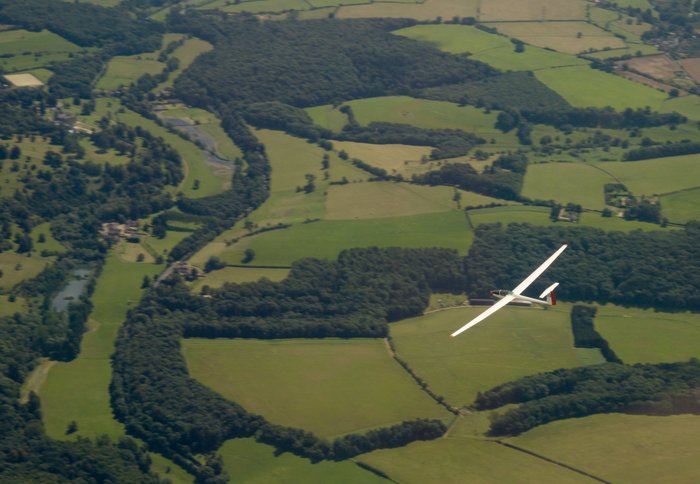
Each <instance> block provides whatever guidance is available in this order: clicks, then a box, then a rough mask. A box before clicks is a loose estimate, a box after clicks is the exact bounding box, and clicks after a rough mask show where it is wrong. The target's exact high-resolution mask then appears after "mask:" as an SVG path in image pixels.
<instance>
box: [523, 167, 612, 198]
mask: <svg viewBox="0 0 700 484" xmlns="http://www.w3.org/2000/svg"><path fill="white" fill-rule="evenodd" d="M604 167H605V165H603V168H604ZM614 182H615V180H614V179H613V178H612V177H611V176H610V175H608V174H606V173H605V172H603V171H601V170H598V169H596V167H595V166H594V165H589V164H586V163H537V164H531V165H529V166H528V168H527V173H526V175H525V182H524V184H523V191H522V194H523V196H525V197H529V198H533V199H540V200H554V201H556V202H559V203H562V204H566V203H569V202H571V203H576V204H579V205H581V206H582V207H584V208H593V209H603V208H605V196H604V191H603V188H604V186H605V184H606V183H614Z"/></svg>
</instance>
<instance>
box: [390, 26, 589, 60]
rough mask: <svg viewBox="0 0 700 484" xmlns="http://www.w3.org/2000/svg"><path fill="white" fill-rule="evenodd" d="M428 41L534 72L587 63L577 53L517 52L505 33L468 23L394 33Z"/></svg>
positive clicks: (534, 49) (535, 49)
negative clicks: (491, 31)
mask: <svg viewBox="0 0 700 484" xmlns="http://www.w3.org/2000/svg"><path fill="white" fill-rule="evenodd" d="M394 33H395V34H397V35H403V36H405V37H409V38H412V39H415V40H420V41H423V42H427V43H429V44H431V45H433V46H435V47H437V48H439V49H440V50H443V51H445V52H449V53H451V54H465V53H469V54H471V55H470V58H472V59H475V60H478V61H482V62H485V63H487V64H490V65H492V66H493V67H495V68H496V69H501V70H513V71H519V70H526V71H534V70H538V69H547V68H552V67H561V66H571V65H581V64H587V62H586V61H585V60H583V59H579V58H578V57H575V56H573V55H569V54H563V53H560V52H553V51H551V50H545V49H542V48H539V47H535V46H527V47H526V48H525V52H521V53H517V52H515V48H514V46H513V43H512V42H511V41H510V40H509V39H508V38H507V37H504V36H502V35H496V34H491V33H488V32H484V31H483V30H480V29H477V28H476V27H472V26H468V25H453V24H449V25H448V24H439V25H415V26H413V27H407V28H405V29H401V30H397V31H395V32H394Z"/></svg>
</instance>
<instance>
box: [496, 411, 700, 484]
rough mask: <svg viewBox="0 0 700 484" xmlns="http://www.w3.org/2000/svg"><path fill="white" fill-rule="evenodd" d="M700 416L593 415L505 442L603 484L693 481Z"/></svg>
mask: <svg viewBox="0 0 700 484" xmlns="http://www.w3.org/2000/svg"><path fill="white" fill-rule="evenodd" d="M698 432H700V417H698V416H695V415H672V416H668V417H647V416H637V415H620V414H607V415H592V416H590V417H584V418H576V419H569V420H562V421H558V422H553V423H550V424H547V425H543V426H541V427H537V428H535V429H533V430H530V431H529V432H526V433H524V434H523V435H521V436H518V437H516V438H512V439H508V441H509V442H511V443H513V444H515V445H518V446H520V447H523V448H525V449H528V450H531V451H534V452H537V453H539V454H542V455H544V456H546V457H548V458H551V459H554V460H556V461H559V462H563V463H565V464H568V465H571V466H573V467H576V468H578V469H582V470H585V471H587V472H590V473H591V474H593V475H595V476H597V477H599V478H601V479H605V480H606V481H608V482H696V481H697V477H698V464H697V455H698V452H700V440H698V438H697V436H698Z"/></svg>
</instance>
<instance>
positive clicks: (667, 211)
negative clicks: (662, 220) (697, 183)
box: [661, 188, 700, 223]
mask: <svg viewBox="0 0 700 484" xmlns="http://www.w3.org/2000/svg"><path fill="white" fill-rule="evenodd" d="M661 211H662V213H663V216H664V217H666V218H667V219H669V220H670V221H671V222H676V223H686V222H688V221H690V220H700V188H695V189H692V190H682V191H679V192H675V193H669V194H668V195H663V196H662V197H661Z"/></svg>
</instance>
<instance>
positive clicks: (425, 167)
mask: <svg viewBox="0 0 700 484" xmlns="http://www.w3.org/2000/svg"><path fill="white" fill-rule="evenodd" d="M333 148H334V149H336V150H338V152H340V151H345V152H346V153H347V154H348V156H350V158H358V159H360V160H362V161H364V162H365V163H367V164H369V165H372V166H376V167H378V168H382V169H383V170H386V171H387V173H389V174H401V175H403V176H404V177H409V178H410V176H411V175H412V174H414V173H424V172H426V171H429V170H430V167H431V165H432V164H433V163H431V162H429V161H426V160H428V159H429V157H430V153H431V152H432V151H433V149H434V148H433V147H432V146H412V145H399V144H386V145H377V144H372V143H359V142H356V141H333Z"/></svg>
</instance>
